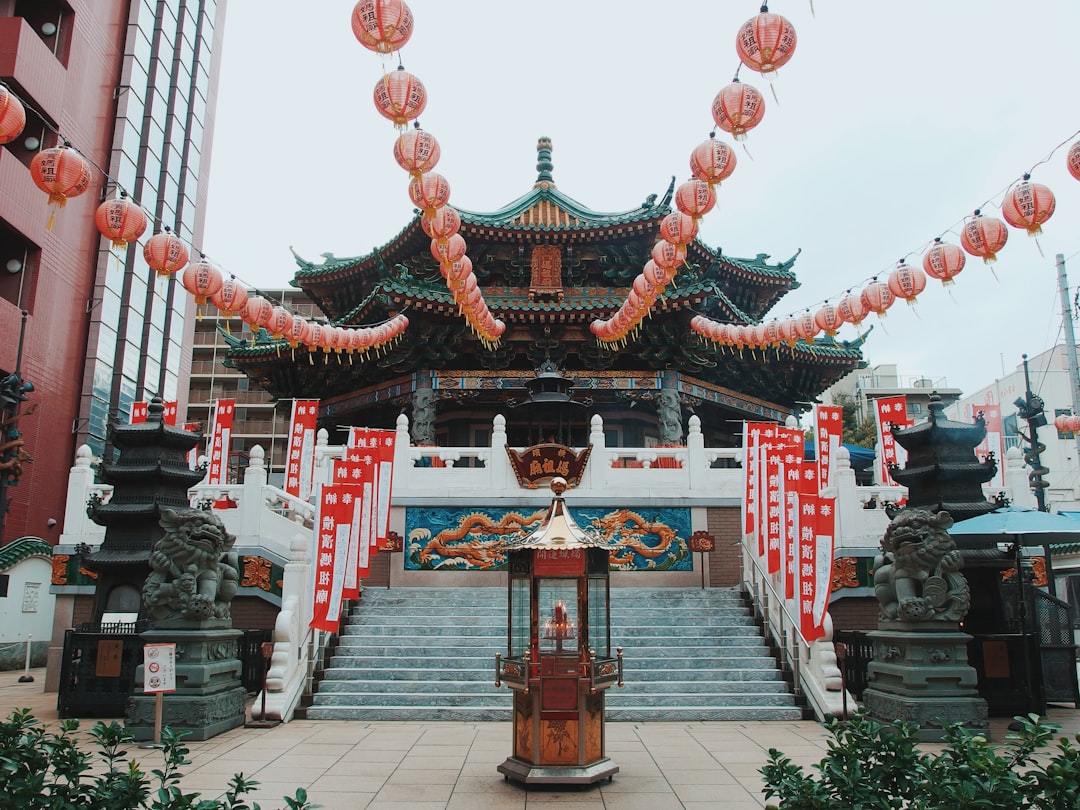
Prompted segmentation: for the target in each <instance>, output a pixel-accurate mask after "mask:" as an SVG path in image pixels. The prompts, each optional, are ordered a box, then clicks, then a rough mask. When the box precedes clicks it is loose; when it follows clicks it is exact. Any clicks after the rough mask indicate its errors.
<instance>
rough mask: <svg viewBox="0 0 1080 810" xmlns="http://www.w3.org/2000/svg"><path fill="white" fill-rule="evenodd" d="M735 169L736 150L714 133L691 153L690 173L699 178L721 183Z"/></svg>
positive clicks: (717, 183)
mask: <svg viewBox="0 0 1080 810" xmlns="http://www.w3.org/2000/svg"><path fill="white" fill-rule="evenodd" d="M733 171H735V151H734V150H733V149H732V148H731V147H730V146H728V145H727V144H726V143H724V142H723V141H718V140H716V138H715V137H713V136H712V135H710V136H709V140H707V141H705V142H703V143H700V144H698V145H697V147H695V148H694V151H693V152H691V153H690V173H691V174H693V175H694V177H696V178H697V179H698V180H704V181H705V182H706V183H711V184H712V185H714V186H718V185H720V183H721V182H722V181H724V180H727V179H728V178H729V177H731V173H732V172H733Z"/></svg>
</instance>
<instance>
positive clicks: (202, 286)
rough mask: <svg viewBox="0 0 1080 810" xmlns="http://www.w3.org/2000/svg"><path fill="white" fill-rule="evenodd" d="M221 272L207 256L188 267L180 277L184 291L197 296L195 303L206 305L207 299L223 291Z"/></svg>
mask: <svg viewBox="0 0 1080 810" xmlns="http://www.w3.org/2000/svg"><path fill="white" fill-rule="evenodd" d="M222 281H223V280H222V278H221V271H220V270H218V269H217V267H216V266H215V265H214V263H213V262H211V261H210V260H209V259H207V258H206V257H205V256H203V257H202V258H200V259H199V261H197V262H195V264H190V265H188V267H187V269H186V270H184V272H183V274H181V276H180V283H181V284H183V285H184V289H185V290H187V291H188V292H189V293H191V294H192V295H194V296H195V303H197V304H205V303H206V299H208V298H209V297H210V296H211V295H213V294H214V293H216V292H217V291H218V290H220V289H221V285H222Z"/></svg>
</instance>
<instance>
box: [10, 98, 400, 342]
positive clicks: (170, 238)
mask: <svg viewBox="0 0 1080 810" xmlns="http://www.w3.org/2000/svg"><path fill="white" fill-rule="evenodd" d="M28 106H29V105H27V104H26V103H25V102H24V101H23V100H22V99H21V98H19V96H18V95H17V94H16V93H15V92H14V91H13V90H11V88H9V87H7V86H6V85H4V84H2V83H0V144H5V143H10V142H12V141H13V140H15V138H17V137H18V136H19V135H20V134H21V132H22V130H23V129H24V127H25V126H26V109H27V107H28ZM31 109H33V108H32V107H31ZM34 112H35V113H37V115H38V117H39V118H40V119H41V120H42V121H45V120H46V119H45V118H44V116H42V115H41V113H40V112H38V111H37V110H35V111H34ZM46 125H47V126H49V125H48V124H46ZM50 129H51V130H52V131H53V133H54V134H55V135H56V136H57V137H58V138H59V139H60V141H61V144H60V145H59V146H56V147H53V148H48V149H42V150H41V151H39V152H37V153H36V154H35V155H34V157H33V159H32V160H31V162H30V172H31V177H32V178H33V180H34V183H35V185H37V186H38V188H40V189H41V190H42V191H44V192H45V193H47V194H48V195H49V207H50V214H49V221H48V224H47V226H46V229H47V230H48V229H51V227H52V224H53V220H54V218H55V216H56V213H57V211H58V210H59V209H61V208H63V207H64V206H65V204H66V202H67V201H68V200H69V199H71V198H73V197H77V196H79V195H80V194H83V193H85V192H86V191H87V189H88V188H89V187H90V181H91V179H92V176H93V175H92V170H93V169H96V170H97V171H98V172H99V173H101V174H102V175H104V176H105V177H106V178H107V179H108V180H109V181H111V182H113V183H114V184H116V186H117V189H118V191H119V193H118V195H117V197H115V198H113V199H108V200H105V201H104V202H102V203H101V204H100V205H99V206H98V207H97V209H96V210H95V212H94V224H95V226H96V227H97V229H98V231H99V232H100V233H101V235H102V236H103V237H105V238H107V239H109V240H110V243H111V246H112V248H114V249H119V250H124V249H126V248H127V246H128V244H129V243H132V242H135V241H137V240H138V239H139V238H140V237H141V236H142V235H143V233H145V231H146V228H147V225H148V222H149V216H148V214H147V212H146V211H145V210H144V209H143V208H142V207H141V206H140V205H139V204H138V203H136V202H134V201H133V200H131V199H130V198H129V197H128V196H127V193H126V192H125V191H124V190H123V189H121V188H120V187H119V184H118V183H116V181H115V180H113V178H111V177H110V176H109V174H108V173H107V172H106V171H104V170H103V169H101V167H99V166H97V165H96V164H94V163H93V162H92V161H90V160H89V159H87V158H86V157H85V156H84V155H83V154H82V153H81V152H79V151H78V150H77V149H76V148H75V147H74V146H72V145H71V144H70V143H68V142H67V140H66V139H64V138H63V137H62V136H61V133H60V132H59V131H58V130H56V129H55V128H52V127H51V126H50ZM188 256H189V251H188V245H187V244H186V243H185V242H184V240H183V239H181V238H180V237H178V236H177V235H176V234H174V233H172V231H171V230H170V229H169V228H168V227H167V226H166V227H165V228H163V230H162V231H160V232H158V233H156V234H154V235H153V236H151V237H150V238H149V239H147V240H146V243H145V244H144V245H143V258H144V260H145V261H146V263H147V265H148V266H149V267H150V268H151V269H152V270H154V272H155V273H156V274H157V276H158V277H159V278H169V277H170V276H172V275H174V274H176V273H180V272H181V271H183V273H181V275H180V284H181V286H183V287H184V289H186V290H187V291H188V292H190V293H191V294H192V295H193V296H194V297H195V299H196V302H197V303H198V304H200V305H205V304H206V302H207V301H208V300H209V301H210V302H212V303H213V304H214V306H215V307H217V309H218V310H220V311H221V312H222V314H224V315H225V316H226V318H229V317H230V316H232V315H239V316H240V318H241V320H243V321H244V322H245V323H247V324H249V325H250V326H251V327H252V340H253V342H254V341H255V340H256V338H257V335H258V329H259V327H265V326H266V321H267V318H268V312H269V311H271V310H274V309H275V307H274V306H273V305H272V304H271V303H270V302H269V301H268V300H267V299H266V298H264V297H262V296H260V295H253V294H252V293H251V292H250V291H249V290H248V288H247V287H246V286H245V285H244V284H243V283H242V282H240V281H239V280H237V279H236V277H235V276H229V278H225V277H224V274H223V273H222V271H221V270H220V269H219V268H218V267H217V266H216V265H214V264H213V263H212V262H211V261H209V260H208V259H207V258H206V257H205V256H202V257H201V259H200V261H199V262H197V263H196V264H194V265H188ZM185 268H187V269H186V270H185ZM249 305H250V306H249ZM280 309H281V310H282V311H283V312H285V314H286V317H288V318H289V320H290V321H294V320H297V319H298V320H299V321H300V328H298V331H297V332H296V334H297V335H300V336H310V335H311V334H312V331H311V330H306V331H305V330H304V329H303V328H302V326H303V325H304V324H306V323H308V322H307V319H305V318H303V317H302V316H299V315H293V314H292V313H290V312H289V311H288V310H286V309H284V307H280ZM407 326H408V319H407V318H406V317H405V316H404V315H397V316H395V317H393V318H391V319H389V320H388V321H386V322H384V323H382V324H378V325H376V326H372V327H359V328H348V329H346V328H343V327H339V326H332V325H329V324H327V326H326V329H327V332H328V334H330V335H332V336H333V341H332V342H328V340H327V339H324V341H323V344H322V345H321V346H320V347H321V348H324V350H325V351H327V352H329V351H331V350H333V351H336V352H338V353H339V354H340V353H341V352H343V351H345V352H348V354H350V355H352V354H353V353H354V352H356V351H359V352H360V354H361V356H363V355H366V353H367V352H369V351H375V350H381V349H383V348H386V347H388V344H390V343H391V342H392V341H394V340H395V339H396V338H397V337H399V336H400V335H401V333H402V332H404V330H405V328H406V327H407ZM226 328H228V321H227V320H226ZM274 336H275V337H277V338H281V335H274ZM300 342H302V341H297V342H296V343H294V344H293V346H294V348H295V346H298V345H299V343H300ZM350 362H351V357H350Z"/></svg>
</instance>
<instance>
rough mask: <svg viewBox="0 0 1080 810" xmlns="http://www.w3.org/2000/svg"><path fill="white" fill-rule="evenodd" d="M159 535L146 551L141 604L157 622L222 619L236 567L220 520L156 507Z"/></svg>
mask: <svg viewBox="0 0 1080 810" xmlns="http://www.w3.org/2000/svg"><path fill="white" fill-rule="evenodd" d="M160 523H161V526H162V528H164V529H165V536H164V537H162V538H161V539H160V540H158V541H157V543H155V544H154V548H153V550H152V551H151V553H150V576H148V577H147V578H146V582H145V583H144V584H143V602H144V603H145V604H146V606H147V607H148V608H149V610H150V615H151V616H152V617H153V618H155V619H158V620H163V619H178V618H180V619H191V620H195V621H199V620H202V619H228V618H230V614H229V603H230V602H232V599H233V597H234V596H236V588H237V585H238V584H239V581H240V577H239V564H238V559H237V556H236V554H235V553H233V552H232V551H231V549H232V547H233V543H235V542H236V538H235V537H233V536H232V535H231V534H229V533H228V532H227V531H226V530H225V526H224V525H223V524H222V522H221V519H220V518H218V517H217V515H215V514H213V513H212V512H204V511H202V510H200V509H177V510H173V509H162V510H161V521H160Z"/></svg>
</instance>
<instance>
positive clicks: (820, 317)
mask: <svg viewBox="0 0 1080 810" xmlns="http://www.w3.org/2000/svg"><path fill="white" fill-rule="evenodd" d="M814 323H816V324H817V325H818V328H819V329H821V331H822V332H824V333H825V334H826V335H830V336H832V335H835V334H836V332H837V330H838V329H839V328H840V327H841V326H843V325H844V319H843V318H842V317H840V312H839V311H838V310H837V308H836V307H834V306H833V305H832V304H830V303H829V302H828V301H826V302H825V303H824V304H822V305H821V307H820V308H819V309H818V311H817V312H815V313H814Z"/></svg>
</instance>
